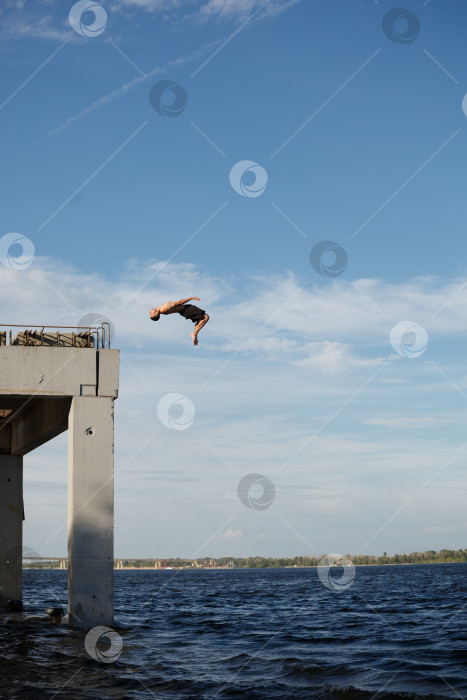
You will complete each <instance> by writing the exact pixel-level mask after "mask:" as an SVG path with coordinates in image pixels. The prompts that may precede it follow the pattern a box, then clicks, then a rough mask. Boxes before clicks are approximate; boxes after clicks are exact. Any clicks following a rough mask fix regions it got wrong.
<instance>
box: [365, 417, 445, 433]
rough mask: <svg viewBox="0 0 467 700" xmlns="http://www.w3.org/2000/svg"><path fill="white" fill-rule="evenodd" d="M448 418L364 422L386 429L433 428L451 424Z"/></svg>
mask: <svg viewBox="0 0 467 700" xmlns="http://www.w3.org/2000/svg"><path fill="white" fill-rule="evenodd" d="M452 422H453V421H452V419H450V418H441V417H440V416H392V417H387V418H371V419H370V420H367V421H365V423H366V424H367V425H383V426H385V427H386V428H401V429H402V430H403V429H412V428H435V427H437V426H440V425H446V424H447V423H452Z"/></svg>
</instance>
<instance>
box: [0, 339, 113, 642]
mask: <svg viewBox="0 0 467 700" xmlns="http://www.w3.org/2000/svg"><path fill="white" fill-rule="evenodd" d="M29 334H30V335H26V332H24V333H22V334H18V336H17V337H16V339H15V341H17V342H15V341H12V343H11V344H10V345H1V344H0V606H5V605H6V604H7V603H8V600H11V599H15V600H21V597H22V593H21V555H22V520H23V494H22V461H23V455H25V454H27V453H28V452H30V451H31V450H34V449H35V448H36V447H39V446H40V445H42V444H43V443H45V442H47V441H48V440H50V439H52V438H53V437H55V436H56V435H59V434H60V433H62V432H63V431H65V430H67V429H68V431H69V442H68V612H69V621H70V624H72V625H75V626H79V627H86V628H87V627H93V626H95V625H110V624H112V622H113V517H114V516H113V467H114V454H113V448H114V413H113V404H114V400H115V398H117V395H118V374H119V351H118V350H110V349H108V348H99V347H98V340H97V342H96V341H95V339H94V338H93V336H92V335H91V336H90V337H88V338H87V342H86V344H87V345H88V347H80V346H79V345H78V344H77V341H76V337H75V334H69V335H67V334H63V333H62V334H57V333H49V334H47V335H46V336H45V334H44V332H42V334H41V336H40V340H39V339H38V338H39V334H36V335H35V336H31V332H29ZM57 336H58V338H57ZM31 337H33V341H31ZM25 338H26V339H27V342H25ZM97 338H99V335H98V334H97ZM85 340H86V339H85ZM80 342H81V341H80ZM60 525H61V523H57V527H59V526H60Z"/></svg>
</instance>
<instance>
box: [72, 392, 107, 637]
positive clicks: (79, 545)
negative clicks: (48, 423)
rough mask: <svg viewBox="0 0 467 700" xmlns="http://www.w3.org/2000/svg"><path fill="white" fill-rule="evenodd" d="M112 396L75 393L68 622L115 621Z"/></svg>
mask: <svg viewBox="0 0 467 700" xmlns="http://www.w3.org/2000/svg"><path fill="white" fill-rule="evenodd" d="M113 416H114V414H113V399H112V398H107V397H99V396H75V397H73V400H72V404H71V409H70V415H69V426H68V434H69V443H68V613H69V621H70V624H72V625H75V626H77V627H85V628H88V627H94V626H96V625H111V624H112V623H113V562H114V558H113V521H114V512H113V511H114V493H113V471H114V458H113V455H114V444H113V441H114V417H113Z"/></svg>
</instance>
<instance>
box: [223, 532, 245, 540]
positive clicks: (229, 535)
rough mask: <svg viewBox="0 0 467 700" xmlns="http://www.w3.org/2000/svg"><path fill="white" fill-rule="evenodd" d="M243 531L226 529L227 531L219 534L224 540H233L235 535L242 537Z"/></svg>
mask: <svg viewBox="0 0 467 700" xmlns="http://www.w3.org/2000/svg"><path fill="white" fill-rule="evenodd" d="M242 535H243V532H242V530H227V532H224V534H223V535H219V536H220V538H221V539H224V540H234V539H236V538H237V537H242Z"/></svg>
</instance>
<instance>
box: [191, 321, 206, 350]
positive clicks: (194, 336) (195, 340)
mask: <svg viewBox="0 0 467 700" xmlns="http://www.w3.org/2000/svg"><path fill="white" fill-rule="evenodd" d="M208 321H209V316H208V315H207V314H204V317H203V318H202V319H201V321H198V323H197V324H196V326H195V329H194V331H193V333H190V336H191V338H192V339H193V345H198V338H197V336H198V333H199V332H200V330H201V328H202V327H203V326H205V325H206V323H207V322H208Z"/></svg>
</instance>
